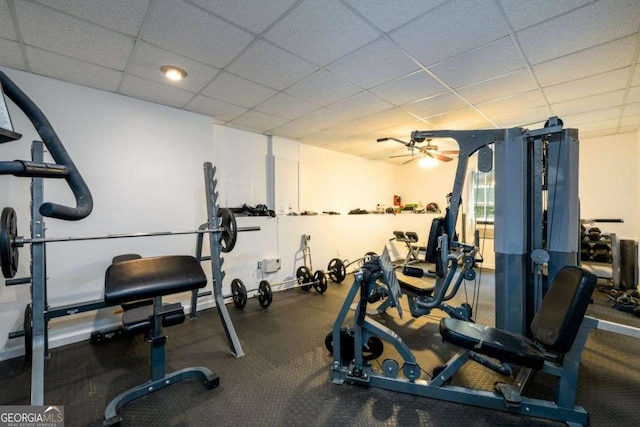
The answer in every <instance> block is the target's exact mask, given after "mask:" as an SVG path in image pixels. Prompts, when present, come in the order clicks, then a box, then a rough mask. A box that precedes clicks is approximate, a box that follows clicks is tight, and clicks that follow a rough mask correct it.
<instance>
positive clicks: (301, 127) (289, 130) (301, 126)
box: [273, 120, 320, 139]
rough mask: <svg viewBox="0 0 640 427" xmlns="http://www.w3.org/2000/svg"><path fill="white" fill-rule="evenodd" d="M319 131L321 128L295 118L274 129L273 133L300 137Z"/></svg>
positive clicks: (287, 136)
mask: <svg viewBox="0 0 640 427" xmlns="http://www.w3.org/2000/svg"><path fill="white" fill-rule="evenodd" d="M318 131H320V128H312V127H310V126H308V125H307V124H305V123H302V122H298V121H296V120H293V121H290V122H289V123H286V124H284V125H283V126H280V127H277V128H275V129H273V134H274V135H277V136H281V137H283V138H291V139H300V138H303V137H305V136H307V135H310V134H312V133H315V132H318Z"/></svg>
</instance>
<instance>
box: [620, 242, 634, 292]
mask: <svg viewBox="0 0 640 427" xmlns="http://www.w3.org/2000/svg"><path fill="white" fill-rule="evenodd" d="M637 287H638V242H636V241H635V240H627V239H620V289H624V290H627V289H636V288H637Z"/></svg>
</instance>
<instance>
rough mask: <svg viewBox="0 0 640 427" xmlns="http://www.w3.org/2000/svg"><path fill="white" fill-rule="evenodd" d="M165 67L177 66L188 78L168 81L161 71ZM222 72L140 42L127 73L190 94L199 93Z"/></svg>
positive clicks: (137, 44)
mask: <svg viewBox="0 0 640 427" xmlns="http://www.w3.org/2000/svg"><path fill="white" fill-rule="evenodd" d="M163 65H175V66H177V67H180V68H182V69H183V70H185V71H186V72H187V78H185V79H182V80H180V81H177V82H174V81H171V80H168V79H167V78H166V77H165V75H164V74H162V72H161V71H160V67H161V66H163ZM219 71H220V70H219V69H217V68H214V67H211V66H209V65H205V64H202V63H200V62H196V61H193V60H191V59H188V58H185V57H183V56H180V55H177V54H175V53H172V52H169V51H167V50H164V49H160V48H159V47H155V46H153V45H151V44H149V43H145V42H143V41H138V42H137V43H136V47H135V49H134V54H133V57H132V58H131V60H130V62H129V68H128V69H127V72H128V73H130V74H134V75H136V76H138V77H144V78H145V79H147V80H154V81H157V82H159V83H168V84H171V85H173V86H176V87H179V88H180V89H184V90H188V91H190V92H198V91H199V90H200V89H202V88H203V87H204V86H205V85H206V84H207V83H209V82H210V81H211V79H212V78H213V77H214V76H215V75H216V74H218V72H219Z"/></svg>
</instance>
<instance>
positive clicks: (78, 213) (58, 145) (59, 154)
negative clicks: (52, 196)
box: [0, 71, 93, 221]
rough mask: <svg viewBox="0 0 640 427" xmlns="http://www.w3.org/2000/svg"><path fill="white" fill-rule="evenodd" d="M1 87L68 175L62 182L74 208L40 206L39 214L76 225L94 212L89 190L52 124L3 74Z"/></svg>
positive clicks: (0, 76)
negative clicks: (75, 223)
mask: <svg viewBox="0 0 640 427" xmlns="http://www.w3.org/2000/svg"><path fill="white" fill-rule="evenodd" d="M0 83H1V84H2V88H3V90H4V93H5V94H6V95H7V96H8V97H9V99H11V100H12V101H13V102H14V103H15V104H16V106H17V107H18V108H20V110H22V111H23V112H24V114H25V115H26V116H27V118H29V120H30V121H31V123H32V124H33V126H34V128H35V129H36V131H37V132H38V135H40V138H42V141H43V142H44V144H45V145H46V147H47V150H48V151H49V153H50V154H51V157H53V159H54V161H55V162H56V163H57V164H58V165H61V166H64V167H65V168H66V169H67V170H68V174H67V175H66V176H65V177H64V179H65V180H66V181H67V184H69V187H70V188H71V191H72V192H73V195H74V197H75V199H76V206H75V207H72V206H65V205H60V204H57V203H50V202H47V203H43V204H42V205H41V206H40V213H41V214H42V215H43V216H46V217H50V218H57V219H62V220H65V221H77V220H80V219H83V218H85V217H87V216H88V215H89V214H90V213H91V211H92V210H93V197H91V192H90V191H89V187H87V184H86V183H85V181H84V179H83V178H82V176H81V175H80V172H78V169H77V168H76V165H75V164H74V163H73V160H71V157H70V156H69V153H67V150H65V148H64V146H63V145H62V142H61V141H60V138H58V135H57V134H56V132H55V131H54V130H53V127H52V126H51V123H49V120H47V118H46V117H45V115H44V114H43V113H42V111H40V109H39V108H38V106H37V105H36V104H35V103H34V102H33V101H32V100H31V99H30V98H29V97H28V96H27V95H26V94H25V93H24V92H23V91H22V90H21V89H20V88H19V87H18V86H17V85H16V84H15V83H14V82H13V81H12V80H11V79H10V78H9V77H7V75H6V74H4V73H3V72H2V71H0Z"/></svg>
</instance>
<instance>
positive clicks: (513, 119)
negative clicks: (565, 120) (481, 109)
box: [491, 105, 551, 129]
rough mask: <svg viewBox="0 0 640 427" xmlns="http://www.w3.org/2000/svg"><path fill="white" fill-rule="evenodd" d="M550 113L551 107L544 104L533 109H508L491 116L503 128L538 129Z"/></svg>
mask: <svg viewBox="0 0 640 427" xmlns="http://www.w3.org/2000/svg"><path fill="white" fill-rule="evenodd" d="M550 115H551V111H550V110H549V107H547V106H546V105H543V106H540V107H535V108H531V109H521V110H507V111H505V112H504V114H500V115H496V116H494V117H491V120H493V121H494V123H495V124H497V125H498V126H500V128H503V129H508V128H512V127H524V128H528V129H536V128H538V127H539V126H537V124H538V123H539V122H544V121H545V120H547V119H548V118H549V116H550Z"/></svg>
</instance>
